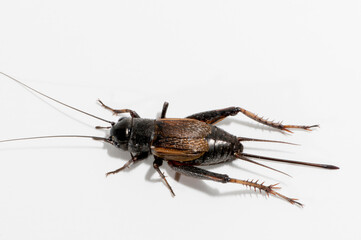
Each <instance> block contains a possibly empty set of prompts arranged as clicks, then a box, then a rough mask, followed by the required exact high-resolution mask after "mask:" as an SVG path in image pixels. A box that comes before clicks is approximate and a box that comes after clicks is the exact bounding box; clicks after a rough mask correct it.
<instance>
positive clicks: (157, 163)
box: [153, 156, 175, 197]
mask: <svg viewBox="0 0 361 240" xmlns="http://www.w3.org/2000/svg"><path fill="white" fill-rule="evenodd" d="M162 164H163V159H162V158H160V157H157V156H154V162H153V168H154V169H155V170H156V171H157V172H158V174H159V176H160V177H161V178H162V179H163V181H164V183H165V185H166V186H167V188H168V189H169V191H170V193H171V194H172V196H173V197H174V196H175V194H174V192H173V189H172V187H171V186H170V185H169V183H168V181H167V179H166V178H165V176H164V174H163V173H162V171H161V170H160V168H159V167H160V166H162Z"/></svg>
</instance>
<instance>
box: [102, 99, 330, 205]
mask: <svg viewBox="0 0 361 240" xmlns="http://www.w3.org/2000/svg"><path fill="white" fill-rule="evenodd" d="M98 101H99V103H100V104H101V105H102V106H103V107H104V108H106V109H108V110H111V111H112V112H113V113H114V114H120V113H130V115H131V117H122V118H120V119H119V121H118V122H117V123H115V124H113V125H112V126H111V127H110V137H109V139H108V143H110V144H113V145H114V146H116V147H118V148H121V149H123V150H125V151H129V152H130V154H131V159H130V160H129V161H128V162H127V163H126V164H125V165H124V166H123V167H121V168H119V169H117V170H115V171H112V172H108V173H107V175H109V174H114V173H117V172H119V171H121V170H123V169H124V168H126V167H129V166H130V165H132V164H133V163H135V162H138V161H140V160H143V159H146V158H147V157H148V156H149V155H153V156H154V162H153V167H154V169H155V170H156V171H157V172H158V173H159V175H160V176H161V178H162V179H163V181H164V182H165V183H166V185H167V187H168V188H169V190H170V191H171V193H172V195H174V192H173V190H172V188H171V187H170V185H169V183H168V181H167V180H166V178H165V176H164V174H163V173H162V172H161V171H160V169H159V167H160V166H161V165H162V163H163V161H166V162H167V163H168V165H169V166H170V167H171V168H172V169H173V170H175V171H176V172H178V173H179V174H184V175H187V176H190V177H195V178H200V179H206V180H212V181H217V182H222V183H228V182H232V183H239V184H242V185H245V186H249V187H253V188H254V189H259V190H260V191H261V190H263V191H265V192H266V193H267V194H272V195H276V196H279V197H281V198H283V199H285V200H287V201H289V202H290V203H292V204H295V203H296V204H298V205H301V204H300V203H299V202H297V201H296V200H297V199H293V198H288V197H286V196H284V195H282V194H280V193H278V192H276V191H275V189H278V187H276V185H277V184H274V185H269V186H266V185H263V184H261V183H258V181H248V180H239V179H234V178H230V177H229V176H228V175H226V174H219V173H214V172H211V171H208V170H205V169H202V168H200V167H199V166H207V165H214V164H220V163H225V162H229V161H233V160H235V159H237V158H238V159H242V160H245V161H248V162H252V163H255V164H258V165H261V166H264V167H267V166H265V165H263V164H260V163H258V162H255V161H253V160H251V159H250V158H257V159H266V160H271V161H279V162H287V163H293V164H301V165H308V166H314V167H321V168H327V169H337V167H336V166H332V165H327V164H314V163H307V162H299V161H291V160H283V159H275V158H269V157H264V156H258V155H251V154H247V153H243V145H242V144H241V142H242V141H265V142H279V143H285V142H280V141H272V140H262V139H251V138H242V137H236V136H234V135H232V134H230V133H228V132H226V131H224V130H222V129H220V128H218V127H217V126H215V125H214V124H215V123H217V122H219V121H221V120H222V119H224V118H226V117H228V116H234V115H236V114H237V113H239V112H241V113H243V114H245V115H246V116H248V117H250V118H252V119H253V120H256V121H258V122H260V123H262V124H265V125H268V126H270V127H274V128H278V129H280V130H283V131H288V132H291V131H290V130H289V129H292V128H296V129H297V128H298V129H305V130H310V129H311V128H313V127H318V125H312V126H300V125H282V124H280V123H274V122H271V121H267V120H265V119H263V118H261V117H258V116H257V115H255V114H253V113H251V112H249V111H247V110H245V109H243V108H240V107H229V108H224V109H219V110H213V111H207V112H201V113H197V114H193V115H190V116H188V117H186V118H166V116H165V115H166V111H167V108H168V103H167V102H165V103H164V105H163V110H162V114H161V118H160V119H144V118H140V117H139V115H138V114H137V113H136V112H135V111H133V110H129V109H121V110H116V109H112V108H110V107H108V106H106V105H105V104H104V103H103V102H101V101H100V100H98ZM267 168H270V167H267ZM270 169H273V168H270ZM273 170H275V169H273ZM276 171H278V170H276ZM279 172H280V171H279Z"/></svg>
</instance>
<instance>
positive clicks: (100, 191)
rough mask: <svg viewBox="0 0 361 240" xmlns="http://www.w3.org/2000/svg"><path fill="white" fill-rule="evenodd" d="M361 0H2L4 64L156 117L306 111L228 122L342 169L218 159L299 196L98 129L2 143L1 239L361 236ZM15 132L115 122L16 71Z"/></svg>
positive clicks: (11, 109)
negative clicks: (204, 172) (200, 174)
mask: <svg viewBox="0 0 361 240" xmlns="http://www.w3.org/2000/svg"><path fill="white" fill-rule="evenodd" d="M360 9H361V5H360V2H359V1H351V0H349V1H347V0H346V1H329V0H328V1H326V0H325V1H322V0H310V1H280V0H272V1H240V0H237V1H225V0H222V1H210V0H207V1H193V0H192V1H118V0H117V1H40V0H38V1H16V0H15V1H14V0H12V1H7V0H5V1H2V2H1V3H0V71H2V72H5V73H7V74H10V75H12V76H14V77H16V78H18V79H20V80H21V81H24V82H25V83H27V84H29V85H31V86H33V87H35V88H37V89H38V90H41V91H43V92H45V93H47V94H49V95H50V96H53V97H55V98H57V99H59V100H62V101H64V102H66V103H68V104H72V105H74V106H76V107H79V108H81V109H83V110H86V111H89V112H91V113H93V114H96V115H98V116H101V117H104V118H106V119H110V120H116V118H115V117H113V116H112V115H111V113H110V112H107V111H105V110H103V109H102V108H101V107H100V106H99V105H98V104H96V99H97V98H100V99H102V100H103V101H104V102H106V103H107V104H109V105H110V106H113V107H115V108H131V109H134V110H136V111H137V112H138V113H139V114H140V115H141V116H142V117H146V118H155V117H157V116H159V113H160V111H161V107H162V104H163V101H165V100H167V101H169V102H170V107H169V111H168V116H169V117H184V116H187V115H190V114H192V113H196V112H200V111H205V110H211V109H217V108H223V107H228V106H241V107H244V108H246V109H248V110H251V111H253V112H256V113H259V114H260V115H264V116H266V117H270V118H271V119H275V120H277V121H278V120H284V123H286V124H287V123H290V124H320V125H321V128H319V129H316V130H315V131H313V132H305V131H297V132H295V133H294V134H283V133H280V132H279V131H276V130H272V129H270V128H268V127H263V126H261V125H260V124H258V123H256V122H254V121H251V120H250V119H248V118H246V117H244V116H242V115H238V116H236V117H232V118H229V119H227V120H225V121H224V122H222V123H221V124H219V126H220V127H222V128H224V129H226V130H227V131H229V132H231V133H233V134H235V135H238V136H246V137H256V138H266V139H276V140H283V141H291V142H295V143H299V144H301V146H289V145H279V144H261V143H257V144H256V143H247V144H245V152H249V153H255V154H263V155H268V156H274V157H281V158H288V159H295V160H303V161H311V162H325V163H330V164H334V165H338V166H340V168H341V169H340V170H338V171H330V170H323V169H314V168H309V167H297V166H292V165H285V164H275V163H271V162H264V163H266V164H269V165H270V166H272V167H276V168H278V169H280V170H283V171H286V172H287V173H289V174H290V175H292V176H293V178H289V177H286V176H283V175H281V174H279V173H276V172H273V171H270V170H267V169H262V168H261V167H258V166H255V165H252V164H249V163H244V162H241V161H235V162H234V163H233V164H229V165H223V166H218V167H212V168H210V169H211V170H212V171H216V172H219V173H227V174H229V175H230V176H231V177H237V178H240V179H248V178H249V179H258V178H259V179H260V180H264V181H266V184H272V183H276V182H280V183H281V186H282V187H283V188H282V189H281V192H282V193H284V194H285V195H287V196H290V197H297V198H299V199H300V201H301V202H302V203H304V204H305V207H304V208H298V207H296V206H292V205H291V204H289V203H287V202H285V201H282V200H280V199H277V198H275V197H269V198H267V197H266V196H265V195H264V194H259V193H254V192H253V191H250V190H248V189H245V188H244V187H243V186H238V185H235V184H228V185H226V184H219V183H213V182H206V181H199V180H196V179H191V178H188V177H182V178H181V179H180V182H176V181H175V180H174V172H173V171H172V170H171V169H169V167H167V165H166V164H165V166H164V167H163V169H164V171H165V173H166V175H167V176H169V177H168V181H169V182H170V184H171V185H172V186H173V189H174V191H175V193H176V195H177V196H176V197H175V198H172V197H171V196H170V194H169V192H168V190H167V189H166V188H165V187H164V185H163V184H162V182H161V181H159V177H158V175H157V174H154V170H153V169H152V164H151V163H152V159H151V158H149V159H147V160H146V161H144V162H143V163H141V164H138V165H136V166H134V167H133V168H132V169H130V170H129V171H125V172H122V173H119V174H117V175H115V176H111V177H108V178H105V175H104V174H105V172H107V171H111V170H114V169H116V168H118V167H120V166H121V165H122V164H124V163H125V161H126V160H128V159H129V154H127V153H124V152H121V151H118V150H117V149H113V148H111V147H110V146H106V145H104V144H102V143H100V142H94V141H92V140H87V139H57V140H54V139H53V140H37V141H27V142H14V143H2V144H1V145H0V239H196V238H197V239H227V240H228V239H241V238H242V239H320V238H321V239H341V238H342V239H360V237H361V234H360V230H359V224H360V222H361V217H360V213H361V211H360V210H361V209H360V200H361V199H360V188H359V179H360V178H359V177H358V173H359V171H360V170H361V169H360V167H361V164H360V151H359V149H360V148H359V142H360V140H359V137H360V134H361V133H360V128H359V121H360V107H359V105H360V104H359V102H360V97H359V94H360V89H361V84H360V80H361V78H360V76H361V74H360V73H361V71H360V66H361V57H360V56H361V47H360V42H361V34H360V32H361V30H360V29H361V10H360ZM0 106H1V108H0V109H1V110H0V111H1V118H0V119H1V120H0V121H1V124H0V139H8V138H16V137H27V136H39V135H49V134H86V135H88V134H89V135H97V136H104V135H105V132H104V131H98V130H95V129H94V126H96V125H103V123H102V122H100V121H98V120H96V119H92V118H89V117H87V116H84V115H82V114H80V113H76V112H74V111H72V110H69V109H66V108H64V107H62V106H59V105H57V104H55V103H52V102H49V101H48V100H46V101H44V100H42V99H41V98H38V97H37V96H35V95H34V94H32V93H30V92H29V91H27V90H26V89H24V88H23V87H21V86H19V85H18V84H16V83H14V82H12V81H11V80H9V79H7V78H5V77H3V76H1V77H0Z"/></svg>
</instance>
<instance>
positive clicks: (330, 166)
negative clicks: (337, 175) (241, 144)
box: [242, 153, 339, 169]
mask: <svg viewBox="0 0 361 240" xmlns="http://www.w3.org/2000/svg"><path fill="white" fill-rule="evenodd" d="M242 155H244V156H246V157H250V158H256V159H263V160H269V161H274V162H284V163H292V164H298V165H305V166H311V167H319V168H327V169H339V167H337V166H334V165H329V164H320V163H310V162H300V161H294V160H286V159H279V158H272V157H265V156H259V155H253V154H249V153H242Z"/></svg>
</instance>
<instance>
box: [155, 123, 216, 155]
mask: <svg viewBox="0 0 361 240" xmlns="http://www.w3.org/2000/svg"><path fill="white" fill-rule="evenodd" d="M155 125H156V130H155V134H156V135H155V138H154V141H153V143H152V153H153V154H154V155H155V156H158V157H160V158H164V159H166V160H174V161H191V160H194V159H197V158H199V157H200V156H202V155H203V154H204V153H205V152H206V151H208V142H207V140H206V138H205V137H206V136H207V135H209V134H210V133H211V128H210V126H209V125H208V124H206V123H204V122H200V121H198V120H194V119H183V118H181V119H170V118H166V119H161V120H158V121H156V124H155Z"/></svg>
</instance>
